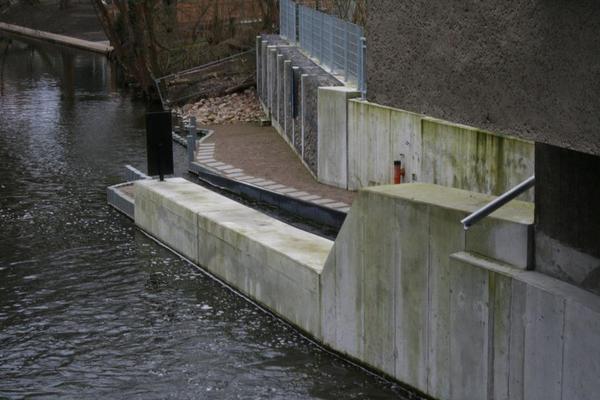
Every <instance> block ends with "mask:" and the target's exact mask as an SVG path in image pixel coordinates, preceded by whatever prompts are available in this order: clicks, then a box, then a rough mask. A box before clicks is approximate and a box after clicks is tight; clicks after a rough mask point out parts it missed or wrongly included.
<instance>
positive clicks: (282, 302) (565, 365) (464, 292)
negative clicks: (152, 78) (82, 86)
mask: <svg viewBox="0 0 600 400" xmlns="http://www.w3.org/2000/svg"><path fill="white" fill-rule="evenodd" d="M489 200H490V197H489V196H486V195H482V194H479V193H473V192H467V191H463V190H458V189H452V188H448V187H443V186H438V185H428V184H404V185H388V186H381V187H374V188H369V189H365V190H363V191H361V192H360V193H359V196H358V199H357V200H356V201H355V202H354V204H353V207H352V209H351V211H350V213H349V216H348V218H347V219H346V222H345V224H344V226H343V228H342V230H341V232H340V234H339V236H338V238H337V239H336V242H335V244H332V243H331V241H328V240H325V239H322V238H319V237H316V236H314V235H312V234H309V233H306V232H303V231H300V230H298V229H295V228H292V227H290V226H288V225H286V224H283V223H281V222H279V221H276V220H274V219H273V218H270V217H268V216H266V215H264V214H261V213H259V212H257V211H254V210H251V209H249V208H247V207H245V206H242V205H240V204H238V203H236V202H234V201H232V200H229V199H227V198H224V197H222V196H220V195H218V194H215V193H213V192H210V191H209V190H207V189H204V188H202V187H200V186H197V185H194V184H192V183H190V182H187V181H185V180H183V179H179V178H175V179H170V180H167V181H166V182H158V181H151V180H144V181H137V182H136V183H135V203H136V209H135V220H136V223H137V224H138V225H139V226H140V227H141V228H142V229H144V230H146V231H148V232H149V233H150V234H152V235H153V236H155V237H157V238H158V239H160V240H162V241H163V242H165V243H166V244H168V245H169V246H171V247H173V248H174V249H175V250H178V251H180V252H181V253H182V254H184V255H186V256H187V257H188V258H190V259H192V260H193V261H194V262H196V263H198V264H200V265H202V266H203V267H205V268H206V269H208V270H209V271H210V272H212V273H214V274H215V275H217V276H219V277H220V278H222V279H223V280H225V281H226V282H228V283H230V284H231V285H232V286H234V287H236V288H238V289H239V290H241V291H242V292H244V293H246V294H247V295H249V296H250V297H252V298H254V299H255V300H257V301H258V302H260V303H262V304H264V305H265V306H266V307H268V308H270V309H271V310H273V311H274V312H276V313H278V314H279V315H280V316H282V317H284V318H286V319H288V320H289V321H291V322H292V323H294V324H295V325H296V326H298V327H300V328H301V329H303V330H305V331H306V332H308V333H310V334H311V335H313V336H314V337H315V338H317V339H318V340H322V341H323V342H324V343H325V344H327V345H329V346H331V347H332V348H334V349H336V350H338V351H341V352H342V353H345V354H348V355H349V356H352V357H354V358H356V359H358V360H360V361H362V362H364V363H366V364H368V365H370V366H372V367H373V368H376V369H379V370H381V371H383V372H386V373H388V374H390V375H391V376H393V377H395V378H397V379H398V380H400V381H402V382H404V383H406V384H408V385H411V386H413V387H415V388H417V389H419V390H421V391H423V392H425V393H428V394H429V395H431V396H433V397H435V398H443V399H460V400H469V399H490V400H491V399H517V400H518V399H522V400H524V399H533V400H538V399H539V400H542V399H554V398H557V399H575V400H579V399H582V400H583V399H595V398H596V396H597V393H598V391H600V380H599V379H598V376H600V297H599V296H597V295H595V294H592V293H590V292H588V291H585V290H582V289H580V288H577V287H575V286H573V285H570V284H568V283H566V282H563V281H560V280H557V279H555V278H552V277H549V276H547V275H545V274H541V273H538V272H535V271H528V270H525V269H524V268H523V267H518V266H517V265H521V266H522V265H526V264H527V260H529V259H530V255H529V254H524V253H525V251H524V250H523V248H527V246H526V245H522V244H521V245H520V246H517V247H518V249H517V250H516V251H514V254H512V255H506V254H498V249H503V252H511V251H512V250H511V248H512V247H511V246H509V245H507V244H506V243H496V245H495V246H491V245H490V243H489V242H488V241H489V240H492V239H493V240H496V241H500V242H503V241H508V242H510V241H511V240H512V242H510V243H512V244H515V241H517V239H515V238H514V237H512V236H513V235H514V236H515V237H520V238H527V237H528V234H527V232H530V231H531V228H532V223H533V205H532V204H531V203H529V202H522V201H513V202H511V203H509V204H507V205H506V206H505V207H503V208H501V209H499V210H498V211H496V212H495V213H493V214H491V216H490V217H488V219H487V221H486V224H484V225H482V226H481V228H480V229H481V231H479V232H475V237H473V238H470V237H469V235H470V233H465V231H464V230H463V229H462V225H461V224H460V222H459V220H460V219H461V218H462V217H463V216H465V215H466V214H468V213H470V212H471V211H473V210H475V209H477V208H479V207H480V206H481V205H483V204H485V203H487V202H488V201H489ZM480 240H482V241H483V243H478V244H477V243H476V242H478V241H480ZM519 240H520V239H519ZM524 240H526V239H524ZM473 243H476V244H473ZM469 249H470V250H469ZM467 250H469V251H467ZM529 251H530V248H529ZM490 257H504V258H506V259H509V260H511V263H513V262H514V264H508V263H506V262H502V261H498V260H496V259H492V258H490Z"/></svg>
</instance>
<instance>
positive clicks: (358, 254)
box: [325, 194, 366, 357]
mask: <svg viewBox="0 0 600 400" xmlns="http://www.w3.org/2000/svg"><path fill="white" fill-rule="evenodd" d="M362 196H363V195H362V194H360V195H359V197H358V198H357V199H356V200H355V203H354V204H353V205H352V209H351V210H350V213H349V214H348V216H347V217H346V221H345V222H344V225H343V226H342V230H341V231H340V234H339V235H338V239H337V240H336V245H335V263H336V264H335V265H336V269H335V282H336V298H335V315H336V323H337V329H336V337H335V343H336V346H337V349H339V350H340V351H341V352H343V353H346V354H350V355H353V356H356V357H358V356H362V354H364V341H365V339H364V329H365V326H364V306H365V305H364V287H363V284H364V279H365V270H364V265H365V255H364V249H363V246H362V245H361V244H363V243H365V240H366V238H365V231H364V224H365V222H366V221H365V220H364V218H365V215H366V214H365V211H366V208H365V204H364V201H362ZM357 200H358V201H357ZM328 268H330V266H329V265H328V264H326V265H325V269H328Z"/></svg>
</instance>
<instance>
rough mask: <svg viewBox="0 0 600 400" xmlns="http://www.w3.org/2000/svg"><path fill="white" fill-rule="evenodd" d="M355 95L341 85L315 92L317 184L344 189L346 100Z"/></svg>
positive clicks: (346, 153)
mask: <svg viewBox="0 0 600 400" xmlns="http://www.w3.org/2000/svg"><path fill="white" fill-rule="evenodd" d="M358 96H360V92H357V91H356V90H353V89H349V88H346V87H344V86H333V87H320V88H319V89H318V106H317V107H318V114H317V115H318V141H317V147H318V151H317V155H318V164H317V165H318V168H317V177H318V179H319V182H322V183H325V184H328V185H332V186H337V187H340V188H343V189H346V188H347V187H348V140H347V139H348V138H347V136H348V100H349V99H351V98H354V97H358Z"/></svg>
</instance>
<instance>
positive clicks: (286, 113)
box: [282, 60, 294, 143]
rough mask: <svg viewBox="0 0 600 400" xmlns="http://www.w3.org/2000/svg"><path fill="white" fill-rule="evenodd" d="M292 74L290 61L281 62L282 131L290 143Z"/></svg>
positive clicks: (292, 130)
mask: <svg viewBox="0 0 600 400" xmlns="http://www.w3.org/2000/svg"><path fill="white" fill-rule="evenodd" d="M293 85H294V76H293V70H292V61H290V60H285V61H284V62H283V98H284V103H283V123H282V125H283V132H284V133H285V136H286V137H287V138H288V140H289V141H290V143H293V142H294V121H293V115H292V112H293V101H294V100H293V93H292V89H293Z"/></svg>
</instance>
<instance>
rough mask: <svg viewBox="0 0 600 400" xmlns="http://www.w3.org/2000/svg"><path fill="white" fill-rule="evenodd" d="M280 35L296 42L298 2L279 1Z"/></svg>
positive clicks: (289, 0)
mask: <svg viewBox="0 0 600 400" xmlns="http://www.w3.org/2000/svg"><path fill="white" fill-rule="evenodd" d="M279 35H280V36H281V37H283V38H284V39H287V40H289V41H291V42H295V41H296V39H297V37H296V3H294V2H293V1H291V0H280V2H279Z"/></svg>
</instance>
